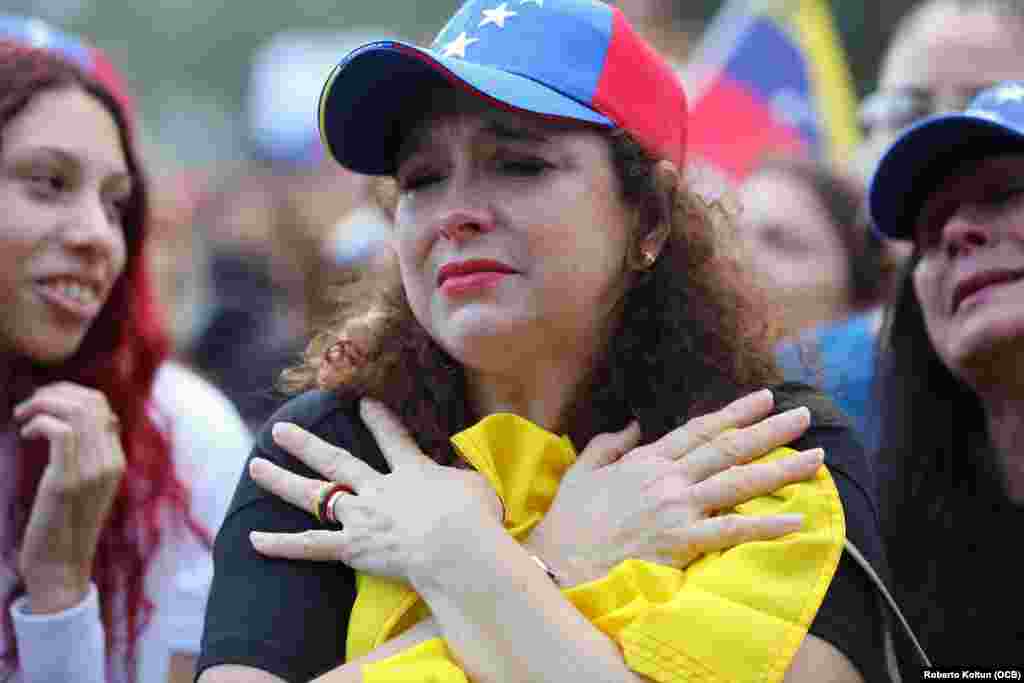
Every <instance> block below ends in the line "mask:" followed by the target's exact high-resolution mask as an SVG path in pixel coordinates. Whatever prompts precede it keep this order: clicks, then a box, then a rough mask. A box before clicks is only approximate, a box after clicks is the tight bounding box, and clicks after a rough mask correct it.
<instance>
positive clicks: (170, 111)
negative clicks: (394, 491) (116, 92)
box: [0, 0, 1016, 429]
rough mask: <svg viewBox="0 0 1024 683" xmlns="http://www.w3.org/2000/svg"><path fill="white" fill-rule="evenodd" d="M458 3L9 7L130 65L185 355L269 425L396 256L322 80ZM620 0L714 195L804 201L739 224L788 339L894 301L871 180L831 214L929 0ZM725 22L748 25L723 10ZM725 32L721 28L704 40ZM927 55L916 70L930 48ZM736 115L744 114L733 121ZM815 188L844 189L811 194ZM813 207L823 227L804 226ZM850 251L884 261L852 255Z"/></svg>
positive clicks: (252, 419) (170, 315)
mask: <svg viewBox="0 0 1024 683" xmlns="http://www.w3.org/2000/svg"><path fill="white" fill-rule="evenodd" d="M500 1H501V0H495V4H496V5H497V4H498V3H499V2H500ZM459 4H460V0H412V1H409V0H380V1H378V2H349V1H346V0H303V1H302V2H301V3H296V4H295V5H292V4H290V3H271V2H252V1H251V0H204V1H203V2H193V0H136V2H131V3H125V2H122V1H121V0H5V4H4V5H3V6H2V7H0V15H2V14H9V15H21V16H22V17H35V18H36V19H38V20H41V21H38V22H37V21H35V20H32V21H30V22H29V24H28V27H27V29H26V30H27V33H28V34H29V35H30V36H31V39H32V40H33V41H35V42H37V43H41V44H46V43H47V42H48V41H47V40H46V35H47V31H54V30H55V31H57V32H60V31H63V32H68V33H73V34H78V35H80V36H86V37H87V39H88V41H90V42H92V43H93V44H95V45H96V46H97V47H98V48H100V49H101V50H102V51H103V52H105V53H106V54H107V56H108V57H109V58H110V60H111V61H112V62H113V63H114V64H115V65H116V67H117V69H118V70H120V71H121V72H122V74H123V77H124V78H125V80H126V81H127V82H128V89H129V91H130V93H131V95H132V96H133V97H134V99H135V101H136V107H135V108H136V110H137V111H138V112H139V114H140V116H139V117H138V124H139V128H140V136H139V139H140V141H141V152H142V154H143V157H144V158H145V161H146V166H147V167H148V171H149V174H150V176H151V177H153V178H154V180H155V181H156V182H155V190H156V191H155V192H154V199H155V202H154V208H155V212H154V214H155V215H154V218H155V219H156V221H155V230H154V235H153V236H154V238H155V239H153V240H152V241H151V249H152V253H151V258H152V259H153V260H154V265H155V268H154V271H155V275H156V278H157V281H158V285H159V287H158V289H159V294H160V298H161V301H162V304H163V307H164V310H165V313H166V317H167V320H168V322H169V324H170V328H171V330H172V333H173V336H174V347H175V351H176V354H177V356H178V358H179V359H180V360H182V361H184V362H185V363H187V364H189V365H190V366H191V367H192V368H193V369H195V370H196V371H198V372H199V373H201V374H202V375H204V376H205V377H206V378H208V379H209V380H211V381H212V382H213V383H214V384H216V385H217V386H218V387H220V388H221V389H223V390H224V391H225V393H226V394H227V395H228V397H229V398H230V399H231V400H232V401H234V402H235V404H236V405H237V406H238V407H239V409H240V411H241V412H242V415H243V417H244V418H245V420H246V422H247V423H248V424H249V425H250V426H251V427H253V428H254V429H255V428H258V427H259V426H260V425H261V424H262V422H263V421H264V420H265V419H266V418H267V417H268V416H269V415H270V414H271V412H272V411H273V409H274V408H275V406H276V405H278V404H279V403H280V402H281V400H283V396H282V395H281V393H280V392H279V391H278V389H277V387H276V382H277V379H278V378H279V377H280V374H281V371H282V370H283V369H285V368H288V367H290V366H294V365H295V364H296V363H298V362H299V361H300V359H301V357H302V353H303V349H304V348H305V347H306V345H307V343H308V342H309V339H310V337H311V336H312V335H313V334H315V333H316V332H317V331H319V330H323V329H324V328H325V325H326V323H327V322H328V321H329V320H330V318H331V317H332V315H333V314H335V313H336V311H335V306H334V301H335V299H334V297H333V292H334V290H335V288H336V286H337V285H340V284H344V283H345V282H348V281H350V280H351V279H352V278H353V277H356V276H358V275H359V274H360V273H361V272H364V271H365V269H374V268H386V267H389V266H390V264H391V252H390V250H389V249H388V247H387V242H386V240H387V235H388V231H389V225H388V219H387V217H386V216H385V215H383V213H382V212H381V210H380V209H379V207H378V202H377V201H376V197H377V195H378V191H379V189H380V188H379V186H378V181H376V180H374V179H371V178H367V177H364V176H357V175H355V174H352V173H349V172H347V171H345V170H343V169H341V168H340V167H339V166H337V165H336V164H334V163H333V162H330V161H329V160H327V159H325V157H324V154H323V151H322V149H321V147H320V144H319V135H318V132H317V121H316V113H315V112H316V106H317V98H318V96H319V94H320V90H321V87H322V85H323V83H324V81H325V79H326V77H327V75H328V74H329V72H330V70H331V68H332V67H333V66H334V65H335V64H336V63H337V62H338V61H339V60H340V58H341V57H342V56H344V55H345V54H346V53H347V52H348V51H349V50H350V49H352V48H353V47H356V46H357V45H359V44H362V43H365V42H367V41H368V40H370V39H374V38H388V37H390V38H400V39H405V40H408V41H411V42H416V43H422V44H427V43H429V42H430V41H431V40H432V39H433V36H434V35H435V34H436V33H437V31H439V30H440V28H441V26H442V24H443V23H444V22H445V20H446V19H447V17H448V16H450V15H451V14H452V13H453V12H454V11H455V10H456V9H457V7H458V5H459ZM508 4H509V5H510V6H512V8H513V9H514V6H515V5H518V4H519V3H518V2H517V0H508ZM613 4H617V5H618V6H619V7H620V8H621V9H622V11H623V12H624V13H625V14H626V15H627V17H628V18H629V19H630V20H631V21H632V22H633V24H634V25H635V26H636V27H637V28H638V29H639V30H640V31H641V33H643V34H645V35H646V37H647V38H648V39H649V40H650V41H651V42H652V43H653V44H654V45H655V46H656V47H657V48H658V49H660V50H661V51H662V52H663V53H664V54H665V55H666V57H667V58H668V59H669V60H670V61H671V62H672V63H673V64H674V65H675V66H676V67H677V68H678V69H679V72H680V74H681V75H682V76H683V77H684V80H685V81H686V83H687V90H688V94H689V95H690V111H689V113H688V115H689V131H688V145H689V152H690V159H689V164H688V166H689V167H688V172H690V173H691V174H692V180H693V183H694V187H695V188H696V189H697V190H698V191H700V192H702V193H705V194H706V195H715V196H718V195H719V193H720V192H721V191H722V188H728V187H734V186H735V185H736V184H737V183H739V182H740V181H742V180H743V179H744V178H747V177H750V174H752V173H754V175H755V176H756V177H755V178H754V180H755V181H757V182H759V183H761V184H762V185H763V184H764V183H773V184H772V185H770V186H771V187H772V188H773V189H772V190H771V192H766V191H764V190H763V189H758V188H759V187H760V186H759V185H754V186H752V187H753V189H752V190H751V191H748V192H746V196H753V197H757V196H758V195H765V196H771V197H778V196H786V197H791V198H793V199H794V201H793V202H790V204H792V206H789V205H786V206H782V205H781V204H779V203H778V202H769V203H767V204H765V205H764V206H762V207H760V210H759V207H758V205H757V203H756V202H753V203H752V206H751V207H750V209H751V210H750V211H749V213H748V214H747V217H746V218H745V219H744V221H743V224H742V225H741V228H742V229H741V231H740V232H741V234H742V235H743V236H744V237H745V238H746V239H745V243H746V244H748V245H749V246H750V250H751V252H752V253H754V254H758V255H761V256H763V257H766V258H762V259H760V261H758V260H756V259H755V261H752V266H754V269H755V270H759V271H765V277H764V278H763V280H764V282H763V285H764V286H765V287H772V288H774V290H778V291H780V292H783V293H785V294H787V296H788V295H789V294H793V296H791V297H789V298H785V297H782V296H781V295H780V296H778V297H775V298H776V299H777V300H778V301H780V302H784V304H785V308H786V309H787V310H791V311H792V312H793V315H792V316H790V317H789V318H786V319H783V318H781V317H780V331H781V332H784V333H786V334H793V333H796V332H798V331H800V330H802V329H804V328H806V327H808V326H811V325H813V324H816V323H818V322H821V321H823V320H830V319H833V318H839V317H843V316H846V315H849V314H850V313H852V312H857V311H861V310H865V309H867V308H869V307H872V306H874V305H875V304H876V299H877V298H878V297H877V296H876V294H877V292H875V289H879V288H877V287H875V288H874V289H872V290H871V292H870V293H869V294H870V296H860V295H858V296H853V294H855V293H856V292H853V290H852V289H851V288H850V287H847V286H846V283H845V280H850V281H851V282H854V283H855V281H859V280H865V281H871V282H879V281H882V280H883V279H884V272H883V265H884V263H885V261H884V259H883V258H882V257H881V256H879V255H878V253H879V252H880V248H879V247H877V246H872V245H871V244H869V240H868V239H867V236H868V235H869V233H868V231H867V229H866V226H865V225H864V224H863V222H862V221H860V220H859V213H858V209H859V206H860V199H859V197H860V195H859V194H858V192H859V190H858V189H856V188H854V189H853V190H851V193H850V194H849V201H841V202H839V205H838V208H839V209H840V210H839V212H838V213H834V212H832V211H826V209H830V208H835V207H834V205H835V204H836V203H835V201H833V200H834V199H836V198H841V195H843V194H844V193H842V192H839V190H840V189H841V188H842V187H843V186H844V185H845V183H844V182H843V181H842V179H841V178H839V177H836V178H831V174H833V171H835V170H836V169H837V168H838V165H843V164H846V163H847V162H850V161H851V160H852V159H851V154H850V152H851V150H853V149H855V148H856V145H857V142H858V139H859V138H860V134H859V132H858V124H857V117H856V113H855V111H856V109H857V105H858V101H859V100H860V99H861V98H862V97H863V96H864V95H865V94H867V93H869V92H872V91H874V90H875V88H876V85H877V84H876V83H875V78H876V77H877V73H878V71H879V60H880V59H881V56H882V54H883V52H884V49H885V46H886V44H887V43H888V41H889V39H890V38H891V34H892V30H893V28H894V27H895V26H896V24H897V23H898V22H897V19H898V18H899V17H900V16H902V15H903V14H904V12H905V11H906V9H907V7H908V6H909V5H911V4H912V3H911V2H910V0H889V1H888V2H886V3H884V4H883V3H882V2H853V1H851V0H846V1H845V2H838V1H832V2H828V1H827V0H770V1H769V0H731V1H730V3H729V4H728V5H724V8H726V9H725V10H724V11H722V12H721V13H720V10H723V3H722V2H720V1H719V0H617V1H616V2H614V3H613ZM736 8H739V9H736ZM754 8H756V9H754ZM719 16H726V17H733V18H735V17H737V16H741V17H742V18H741V19H738V20H737V21H736V22H732V21H726V20H722V21H717V22H713V19H714V18H715V17H719ZM950 21H952V20H949V21H946V20H941V18H940V19H936V20H934V21H933V20H929V21H928V22H925V23H927V24H928V25H929V26H931V25H932V24H945V23H949V22H950ZM953 23H956V22H953ZM46 24H50V27H47V26H46ZM709 26H710V27H712V28H709ZM705 35H707V36H712V38H709V39H708V40H707V41H705V42H704V43H701V39H702V36H705ZM979 35H981V37H980V38H979V40H981V41H982V42H987V41H989V39H988V38H987V37H986V36H985V35H983V34H979ZM1012 39H1013V40H1016V34H1013V36H1012ZM926 43H927V41H926ZM928 44H930V43H928ZM708 45H713V46H715V47H716V49H712V50H708V49H707V46H708ZM844 52H845V57H844V54H843V53H844ZM698 53H699V55H700V57H699V58H698V56H697V55H698ZM713 54H714V55H718V56H719V57H720V59H717V61H716V59H709V55H713ZM915 54H916V53H915ZM909 59H911V62H912V65H911V68H912V69H913V70H917V68H918V65H919V64H921V63H922V62H925V63H926V62H927V61H928V60H927V59H926V58H919V57H910V58H909ZM697 63H700V64H704V65H706V66H707V69H705V70H704V71H703V72H702V71H701V70H699V69H696V68H694V67H693V65H694V64H697ZM688 67H689V68H688ZM741 92H742V93H746V95H741V96H740V98H739V99H736V97H735V96H736V94H737V93H741ZM747 95H749V97H747ZM890 99H891V98H890ZM901 102H902V100H899V101H897V102H896V104H901ZM890 105H891V103H890ZM885 111H886V112H887V113H888V114H893V113H900V112H902V109H901V108H900V107H896V108H893V106H889V107H888V109H886V110H885ZM733 118H735V120H736V121H738V123H729V124H728V125H724V124H723V121H727V120H730V119H733ZM876 146H877V145H876ZM865 147H869V146H867V145H865ZM773 152H786V153H789V154H793V153H796V154H798V155H800V156H808V155H810V156H813V157H817V158H820V159H828V160H830V161H831V162H832V163H833V165H834V166H836V168H825V167H822V168H821V169H817V170H815V169H802V170H801V169H783V168H781V167H776V168H773V169H762V170H773V171H774V173H773V174H769V175H764V174H758V173H755V171H758V166H759V164H760V163H761V161H763V159H764V158H765V155H766V154H770V153H773ZM704 162H710V163H704ZM861 165H862V166H865V167H866V164H861ZM783 171H784V172H783ZM780 172H781V173H782V175H781V176H780ZM783 176H784V177H783ZM819 176H821V177H819ZM825 176H828V177H825ZM780 183H788V184H786V185H784V186H783V185H780ZM793 183H796V184H797V185H796V186H795V187H794V185H793ZM808 183H810V185H808ZM814 187H819V189H820V188H823V189H824V194H821V193H820V192H816V193H812V194H808V191H809V189H808V188H811V189H813V188H814ZM748 189H749V188H748ZM741 190H742V188H741ZM837 192H838V194H837ZM740 194H741V196H743V195H744V193H743V192H742V191H741V193H740ZM796 200H799V201H796ZM819 205H820V206H819ZM844 205H848V206H849V207H852V208H850V210H845V209H843V208H842V207H843V206H844ZM780 207H781V208H780ZM781 209H784V212H783V213H781V214H780V210H781ZM833 214H834V215H833ZM794 217H797V218H803V219H807V218H813V219H814V220H813V221H811V222H808V221H807V220H804V223H806V225H802V226H801V225H797V224H795V223H794V221H793V219H794ZM812 223H813V224H812ZM865 245H866V246H865ZM840 247H844V248H845V251H844V250H841V249H840ZM830 254H831V256H832V257H833V258H832V259H831V260H829V258H826V257H827V256H829V255H830ZM865 254H866V255H867V256H870V257H871V258H867V257H866V256H865ZM769 257H770V258H769ZM843 259H846V260H848V261H849V262H850V263H852V264H860V263H868V264H870V265H871V268H869V269H865V268H862V267H861V266H860V265H857V267H856V268H853V267H851V268H843V267H840V266H841V265H842V263H841V261H842V260H843ZM832 263H835V264H836V265H835V266H834V267H833V266H831V265H829V264H832ZM847 271H849V277H847V275H845V273H847ZM860 271H864V272H863V273H861V272H860ZM792 274H799V275H800V276H801V277H799V278H793V277H788V275H792ZM782 276H787V277H782ZM862 289H863V288H862ZM826 293H830V294H829V296H825V294H826ZM858 297H859V298H858ZM825 304H828V305H827V306H826V305H825ZM783 328H784V329H783ZM847 364H848V363H847V358H846V356H844V357H843V359H842V366H843V367H846V365H847Z"/></svg>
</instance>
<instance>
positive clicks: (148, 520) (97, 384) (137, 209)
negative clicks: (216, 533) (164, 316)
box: [0, 41, 210, 675]
mask: <svg viewBox="0 0 1024 683" xmlns="http://www.w3.org/2000/svg"><path fill="white" fill-rule="evenodd" d="M65 88H78V89H80V90H82V91H84V92H86V93H88V94H89V95H91V96H92V97H95V98H96V100H97V101H99V102H100V103H101V104H102V105H103V106H104V107H105V108H106V110H107V111H108V112H110V115H111V116H112V117H113V118H114V121H115V122H116V123H117V128H118V132H119V134H120V138H121V146H122V149H123V152H124V155H125V159H126V161H127V164H128V169H129V171H130V173H131V175H132V177H133V179H134V183H133V185H132V187H133V189H132V193H131V196H130V197H129V198H128V200H127V202H126V204H125V209H124V220H123V225H124V230H125V242H126V247H127V260H126V263H125V268H124V272H122V274H121V276H120V277H119V278H118V280H117V282H116V283H115V285H114V287H113V289H112V290H111V293H110V298H109V299H108V300H107V302H106V304H105V305H104V306H103V310H102V311H101V312H100V314H99V316H98V317H97V318H96V320H95V322H94V323H93V325H92V326H91V327H90V329H89V331H88V333H87V334H86V335H85V338H84V339H83V341H82V344H81V346H80V347H79V348H78V350H77V351H76V352H75V353H74V355H73V356H72V357H71V358H69V359H68V360H66V361H64V362H62V363H60V364H59V365H56V366H41V365H39V364H36V363H33V362H32V361H30V360H28V359H24V360H21V361H15V362H14V363H13V364H12V367H11V368H10V376H11V383H10V395H11V398H12V400H13V401H18V400H22V399H24V398H27V397H28V395H29V394H31V392H32V391H33V390H34V389H35V388H36V387H38V386H41V385H43V384H46V383H49V382H53V381H57V380H66V381H71V382H76V383H79V384H82V385H85V386H89V387H93V388H95V389H97V390H99V391H101V392H103V394H104V395H105V396H106V397H107V401H108V402H109V403H110V406H111V408H112V409H113V411H114V413H116V414H117V416H118V418H119V419H120V422H121V425H122V432H121V434H122V444H123V447H124V453H125V472H124V475H123V478H122V481H121V486H120V489H119V490H118V493H117V496H116V498H115V500H114V503H113V506H112V509H111V512H110V515H109V518H108V520H107V523H106V525H105V527H104V528H103V531H102V533H101V535H100V539H99V546H98V548H97V551H96V557H95V561H94V566H93V572H92V578H93V581H94V582H95V583H96V586H97V588H98V590H99V595H100V606H101V613H102V618H103V624H104V626H105V629H106V637H107V652H108V655H110V654H113V653H114V651H115V647H114V646H115V644H119V645H122V646H124V647H125V650H124V651H125V652H126V653H127V657H128V666H127V669H128V671H129V675H132V674H133V670H134V654H135V641H136V639H137V636H138V633H139V630H140V629H141V628H142V627H143V626H144V625H145V624H146V623H147V622H148V620H149V617H150V614H151V612H152V605H151V603H150V601H149V600H148V598H147V596H146V595H145V592H144V578H145V574H146V570H147V568H148V567H149V565H150V562H151V561H152V559H153V556H154V553H155V552H156V550H157V548H158V547H159V545H160V542H161V540H162V538H163V535H164V531H165V526H166V521H165V520H166V519H168V518H167V517H166V515H167V514H168V513H170V517H169V518H170V519H171V520H175V521H181V522H182V524H183V525H184V526H186V527H187V528H189V529H191V531H192V532H193V533H195V534H196V535H197V536H198V537H199V538H200V539H202V540H203V541H205V542H206V543H209V542H210V535H209V533H208V532H207V531H205V530H204V529H203V528H202V527H201V526H200V525H199V524H198V523H197V522H196V521H195V520H194V519H193V517H192V516H191V513H190V510H189V496H188V490H187V488H186V486H185V485H184V484H183V483H182V482H181V481H180V480H179V479H178V478H177V476H176V474H175V471H174V462H173V460H172V457H171V446H170V442H169V439H168V436H167V434H165V433H164V432H163V431H162V430H161V429H160V428H159V427H158V426H157V424H156V423H155V422H154V418H153V416H152V415H151V412H150V411H151V406H150V405H149V402H148V398H147V397H149V396H150V395H151V390H152V386H153V378H154V376H155V374H156V370H157V368H158V366H159V365H160V364H161V363H162V362H164V361H165V360H166V359H167V357H168V350H169V340H168V337H167V334H166V332H165V330H164V325H163V321H162V320H161V319H160V316H159V313H158V307H157V303H156V299H155V297H154V293H153V290H152V287H151V285H150V277H149V274H148V272H147V266H146V260H145V256H144V253H145V250H144V244H145V239H146V232H147V222H148V198H147V194H148V193H147V185H146V178H145V174H144V173H143V170H142V167H141V165H140V163H139V159H138V156H137V154H136V152H135V146H134V141H133V133H132V129H131V126H130V124H129V122H128V120H127V118H126V115H125V112H124V110H123V109H122V106H121V104H120V103H119V101H118V100H117V99H116V98H115V97H114V96H113V95H112V94H111V93H110V92H109V91H107V90H106V89H105V88H104V87H103V86H101V85H100V84H99V83H98V82H97V81H95V80H93V79H92V78H91V77H90V76H89V75H87V74H85V73H83V72H82V71H81V70H80V69H79V68H78V67H76V66H74V65H73V64H71V63H69V62H67V61H65V60H64V59H62V58H61V57H59V56H57V55H55V54H54V53H52V52H50V51H47V50H44V49H37V48H30V47H26V46H23V45H20V44H17V43H13V42H8V41H0V131H2V130H4V129H5V128H6V126H7V124H8V123H10V122H11V121H12V120H13V119H14V118H16V117H17V116H18V115H19V114H20V113H21V112H22V111H24V110H25V108H26V107H27V106H28V105H29V103H30V102H31V101H32V99H33V98H34V97H36V96H37V95H39V94H40V93H42V92H47V91H53V90H60V89H65ZM7 409H8V410H9V406H8V407H7ZM7 415H8V418H9V413H7ZM47 460H48V456H47V445H46V443H45V442H42V441H38V440H36V441H32V442H19V443H18V444H17V458H16V462H17V467H18V478H17V489H16V491H17V494H16V496H15V498H14V500H13V501H11V506H12V510H11V512H12V515H13V520H14V524H15V527H14V528H15V536H14V539H13V541H14V543H15V547H16V545H17V543H18V542H19V539H21V538H22V536H23V535H24V532H25V527H26V524H27V523H28V517H29V513H30V511H31V508H32V503H33V501H34V498H35V492H36V490H37V488H38V486H39V481H40V478H41V477H42V473H43V470H44V468H45V466H46V463H47ZM15 547H11V548H4V551H5V554H6V555H7V556H8V557H10V556H12V555H13V554H14V552H15ZM23 593H24V586H23V585H22V584H21V583H19V584H18V585H17V586H16V587H15V588H14V590H13V591H12V592H11V593H9V594H8V595H7V596H5V604H6V606H7V608H9V607H10V605H11V603H12V602H13V601H14V600H15V599H16V598H17V597H18V596H19V595H21V594H23ZM4 620H5V627H6V628H5V630H6V642H7V647H6V649H5V651H4V659H5V661H6V662H7V663H8V664H11V665H15V666H16V663H17V657H18V654H17V646H16V643H15V641H14V638H13V625H12V624H11V621H10V616H9V609H5V611H4ZM118 634H122V635H124V636H125V638H126V642H124V643H117V642H116V641H117V640H118Z"/></svg>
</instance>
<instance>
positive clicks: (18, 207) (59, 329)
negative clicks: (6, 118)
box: [0, 88, 132, 363]
mask: <svg viewBox="0 0 1024 683" xmlns="http://www.w3.org/2000/svg"><path fill="white" fill-rule="evenodd" d="M0 139H2V142H0V207H2V210H0V354H4V355H5V356H11V355H15V356H22V357H28V358H30V359H32V360H34V361H36V362H39V363H57V362H60V361H62V360H65V359H67V358H68V357H70V356H71V355H72V354H73V353H74V352H75V351H76V350H77V349H78V347H79V345H80V344H81V342H82V339H83V337H84V336H85V334H86V332H87V331H88V329H89V326H90V325H91V324H92V322H93V320H95V318H96V316H97V315H98V314H99V312H100V309H101V308H102V306H103V304H104V303H105V301H106V299H107V297H108V296H109V294H110V290H111V288H112V287H113V285H114V281H115V280H116V279H117V277H118V276H119V275H120V274H121V271H122V270H123V269H124V265H125V239H124V233H123V231H122V227H121V218H120V215H121V209H120V206H121V204H122V203H123V202H124V201H125V200H126V199H127V198H128V197H129V195H130V193H131V185H132V180H131V176H130V174H129V172H128V165H127V162H126V160H125V156H124V152H123V150H122V147H121V139H120V136H119V134H118V128H117V124H116V123H115V121H114V119H113V117H112V116H111V115H110V114H109V112H108V111H107V110H106V108H105V107H104V106H103V105H102V104H101V103H100V102H99V101H98V100H96V99H95V98H94V97H92V96H91V95H89V94H87V93H85V92H84V91H82V90H79V89H77V88H65V89H60V90H50V91H44V92H41V93H39V94H38V95H36V96H35V97H34V98H33V99H32V100H31V101H30V102H29V103H28V106H27V107H26V108H25V109H24V110H23V111H22V112H21V113H20V114H19V115H18V116H17V117H16V118H14V119H12V120H11V121H10V122H9V123H8V124H7V126H6V128H4V130H3V132H2V138H0Z"/></svg>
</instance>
